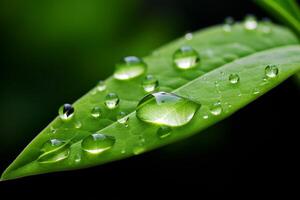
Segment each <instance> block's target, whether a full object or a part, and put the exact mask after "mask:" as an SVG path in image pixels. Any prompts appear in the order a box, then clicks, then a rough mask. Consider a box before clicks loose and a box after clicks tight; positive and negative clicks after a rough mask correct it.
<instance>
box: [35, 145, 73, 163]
mask: <svg viewBox="0 0 300 200" xmlns="http://www.w3.org/2000/svg"><path fill="white" fill-rule="evenodd" d="M41 152H42V155H40V156H39V157H38V159H37V161H38V162H39V163H43V164H47V163H56V162H59V161H62V160H64V159H66V158H68V156H69V153H70V150H69V146H68V145H67V143H66V142H64V141H62V140H59V139H51V140H49V141H47V142H45V143H44V145H43V147H42V148H41Z"/></svg>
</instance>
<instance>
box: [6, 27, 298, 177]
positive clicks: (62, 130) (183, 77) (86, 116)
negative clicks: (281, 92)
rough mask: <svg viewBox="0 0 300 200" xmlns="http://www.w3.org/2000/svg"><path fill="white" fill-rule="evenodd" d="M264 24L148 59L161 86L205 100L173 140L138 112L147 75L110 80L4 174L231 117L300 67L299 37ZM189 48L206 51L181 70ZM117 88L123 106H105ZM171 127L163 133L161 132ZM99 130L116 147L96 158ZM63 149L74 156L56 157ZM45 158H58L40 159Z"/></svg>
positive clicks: (79, 164)
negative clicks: (90, 141)
mask: <svg viewBox="0 0 300 200" xmlns="http://www.w3.org/2000/svg"><path fill="white" fill-rule="evenodd" d="M264 26H265V25H264V24H259V25H258V27H257V29H256V30H246V29H245V27H244V24H236V25H233V26H232V27H231V30H230V31H229V32H227V31H224V30H223V27H222V26H216V27H212V28H208V29H206V30H203V31H200V32H198V33H194V34H193V39H191V40H186V39H184V38H183V39H179V40H176V41H174V42H172V43H170V44H168V45H166V46H164V47H162V48H160V49H158V50H156V51H154V52H153V53H152V54H151V55H149V56H148V57H145V58H144V59H143V60H144V62H145V63H146V64H147V66H148V70H147V73H148V74H152V75H154V76H155V77H156V78H157V79H158V81H159V87H158V91H165V92H171V93H174V94H176V95H179V96H181V97H184V98H186V99H189V100H191V101H193V102H198V103H200V104H201V108H200V109H199V111H198V112H196V113H195V116H194V117H193V119H192V120H191V121H190V122H189V123H188V124H186V125H184V126H181V127H174V128H172V129H171V130H170V131H171V133H170V134H169V135H168V136H167V137H163V138H160V137H158V136H157V131H158V130H159V129H160V128H161V127H160V126H157V125H153V124H148V123H145V122H142V121H141V120H139V119H138V118H137V117H136V112H135V111H136V106H137V104H138V102H139V101H140V100H141V99H142V98H143V97H144V96H145V95H146V94H147V93H146V92H145V91H144V90H143V87H142V85H141V82H142V80H143V79H144V77H145V75H146V74H144V75H143V76H140V77H138V78H135V79H131V80H126V81H120V80H116V79H114V78H113V77H110V78H108V79H107V80H106V90H104V91H98V92H96V93H95V91H96V90H97V87H96V88H93V89H92V90H91V91H90V92H88V93H87V94H86V95H85V96H84V97H82V98H81V99H79V100H78V101H77V102H75V103H74V104H73V106H74V108H75V115H74V117H73V118H72V119H71V120H70V121H62V120H61V119H60V118H56V119H55V120H54V121H53V122H52V123H51V124H50V125H49V126H48V127H46V128H45V129H44V130H43V131H42V132H41V133H40V134H39V135H38V136H37V137H36V138H35V139H34V140H33V141H32V142H31V143H30V144H29V145H28V146H27V147H26V148H25V150H24V151H23V152H22V153H21V154H20V155H19V156H18V158H17V159H16V160H15V161H14V162H13V163H12V164H11V165H10V167H9V168H8V169H7V170H6V171H5V172H4V173H3V175H2V180H7V179H14V178H18V177H23V176H29V175H35V174H42V173H48V172H55V171H64V170H74V169H80V168H86V167H90V166H96V165H100V164H103V163H107V162H111V161H114V160H119V159H124V158H126V157H130V156H133V155H137V154H140V153H143V152H146V151H150V150H152V149H155V148H158V147H161V146H164V145H167V144H170V143H172V142H175V141H178V140H180V139H183V138H186V137H189V136H191V135H193V134H195V133H197V132H199V131H201V130H203V129H205V128H207V127H209V126H211V125H213V124H215V123H217V122H218V121H220V120H222V119H224V118H226V117H228V116H230V115H231V114H233V113H234V112H236V111H237V110H239V109H240V108H242V107H243V106H245V105H247V104H248V103H250V102H251V101H253V100H255V99H256V98H258V97H259V96H260V95H262V94H264V93H266V92H267V91H269V90H270V89H272V88H273V87H275V86H276V85H278V84H280V83H281V82H282V81H284V80H285V79H287V78H288V77H290V76H291V75H293V74H295V73H296V72H297V71H299V69H300V57H299V54H300V46H299V45H298V40H297V38H296V37H295V36H294V35H293V34H292V33H291V32H290V31H289V30H287V29H285V28H283V27H280V26H276V25H271V24H270V25H268V26H269V28H270V30H271V31H270V32H269V33H265V32H264V31H262V28H263V27H264ZM184 45H189V46H191V47H193V49H195V50H196V51H197V52H198V53H199V55H200V58H201V60H200V63H199V64H198V66H197V67H194V68H192V69H189V70H179V69H176V68H175V67H174V63H173V60H172V56H173V53H174V52H175V51H176V50H177V49H179V48H180V47H182V46H184ZM267 66H273V67H274V69H276V70H278V75H277V76H276V73H275V76H274V77H271V76H269V77H267V76H266V72H265V70H266V67H267ZM268 69H269V68H268ZM272 69H273V68H272ZM230 75H238V78H239V80H238V81H237V82H236V83H232V81H229V77H230ZM233 77H234V76H233ZM231 78H232V77H231ZM233 82H234V81H233ZM111 92H114V93H116V94H117V95H118V96H119V98H120V103H119V106H118V107H117V108H116V109H113V110H110V109H107V108H106V107H105V97H106V95H107V94H109V93H111ZM216 103H218V104H219V106H220V107H221V111H220V112H219V114H213V113H212V107H214V106H215V105H216ZM94 107H100V108H101V116H100V117H99V118H98V117H96V118H95V117H93V116H91V110H92V109H93V108H94ZM120 111H122V112H126V113H128V117H129V121H128V126H126V125H125V124H121V123H118V122H117V119H118V118H117V115H118V113H119V112H120ZM78 122H80V123H81V124H80V126H78ZM54 130H55V131H54ZM164 131H165V130H160V134H162V133H163V132H164ZM168 131H169V130H168ZM96 132H97V133H99V134H98V139H99V140H98V142H99V143H98V145H100V146H102V147H103V148H104V147H105V148H106V149H108V150H107V151H104V152H102V153H101V154H97V155H96V154H95V155H94V154H89V153H87V152H85V151H83V150H82V148H81V143H82V141H83V139H84V138H86V137H87V136H89V135H91V134H94V133H96ZM101 134H105V135H106V136H105V137H104V136H102V135H101ZM50 139H59V140H61V141H64V143H59V142H58V143H56V144H55V145H58V151H56V150H54V151H52V150H51V151H50V152H49V153H46V154H45V153H43V152H42V151H41V149H43V147H44V144H45V143H46V142H48V141H49V140H50ZM58 154H59V156H65V157H66V158H65V159H63V160H60V161H58V162H52V160H53V159H54V160H55V159H56V157H55V156H57V155H58ZM45 159H46V160H50V161H51V162H46V163H45V162H40V161H41V160H42V161H45Z"/></svg>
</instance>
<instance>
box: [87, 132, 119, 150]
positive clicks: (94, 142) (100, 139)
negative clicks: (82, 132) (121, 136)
mask: <svg viewBox="0 0 300 200" xmlns="http://www.w3.org/2000/svg"><path fill="white" fill-rule="evenodd" d="M115 142H116V139H115V138H114V137H113V136H108V135H104V134H101V133H94V134H91V135H89V136H87V137H86V138H84V139H83V140H82V142H81V148H82V149H83V150H84V151H86V152H88V153H91V154H100V153H102V152H104V151H107V150H108V149H110V148H112V147H113V145H114V144H115Z"/></svg>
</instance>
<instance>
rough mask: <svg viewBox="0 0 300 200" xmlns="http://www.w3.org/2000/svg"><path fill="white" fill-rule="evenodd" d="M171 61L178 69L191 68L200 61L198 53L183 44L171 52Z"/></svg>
mask: <svg viewBox="0 0 300 200" xmlns="http://www.w3.org/2000/svg"><path fill="white" fill-rule="evenodd" d="M173 61H174V64H175V66H176V67H177V68H179V69H191V68H194V67H196V66H197V64H198V63H199V62H200V57H199V54H198V53H197V51H196V50H195V49H193V48H192V47H190V46H183V47H181V48H180V49H178V50H177V51H175V53H174V54H173Z"/></svg>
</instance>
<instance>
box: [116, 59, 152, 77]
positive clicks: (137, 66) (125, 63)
mask: <svg viewBox="0 0 300 200" xmlns="http://www.w3.org/2000/svg"><path fill="white" fill-rule="evenodd" d="M146 70H147V65H146V63H144V61H143V60H142V59H140V58H138V57H135V56H128V57H125V58H123V60H122V61H121V62H119V63H117V64H116V70H115V72H114V77H115V79H118V80H129V79H132V78H135V77H138V76H140V75H142V74H144V73H145V72H146Z"/></svg>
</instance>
